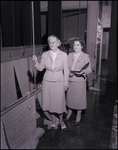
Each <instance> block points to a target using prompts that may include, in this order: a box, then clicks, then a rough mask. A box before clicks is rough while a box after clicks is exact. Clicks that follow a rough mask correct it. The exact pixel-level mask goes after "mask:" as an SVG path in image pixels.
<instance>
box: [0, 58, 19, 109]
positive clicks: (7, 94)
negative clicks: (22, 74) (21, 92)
mask: <svg viewBox="0 0 118 150" xmlns="http://www.w3.org/2000/svg"><path fill="white" fill-rule="evenodd" d="M16 100H17V95H16V87H15V80H14V72H13V67H12V63H11V61H7V62H3V63H1V110H2V109H3V108H5V107H7V106H9V105H10V104H13V103H14V102H16Z"/></svg>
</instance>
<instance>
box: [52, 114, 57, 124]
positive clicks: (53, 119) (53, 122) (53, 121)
mask: <svg viewBox="0 0 118 150" xmlns="http://www.w3.org/2000/svg"><path fill="white" fill-rule="evenodd" d="M51 116H52V124H55V123H56V120H55V115H54V114H52V115H51Z"/></svg>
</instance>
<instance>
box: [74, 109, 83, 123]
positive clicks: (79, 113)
mask: <svg viewBox="0 0 118 150" xmlns="http://www.w3.org/2000/svg"><path fill="white" fill-rule="evenodd" d="M81 112H82V110H77V116H76V121H75V122H74V123H72V125H73V126H77V125H79V122H80V120H81Z"/></svg>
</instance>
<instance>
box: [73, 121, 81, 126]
mask: <svg viewBox="0 0 118 150" xmlns="http://www.w3.org/2000/svg"><path fill="white" fill-rule="evenodd" d="M79 123H80V122H74V123H72V126H78V125H79Z"/></svg>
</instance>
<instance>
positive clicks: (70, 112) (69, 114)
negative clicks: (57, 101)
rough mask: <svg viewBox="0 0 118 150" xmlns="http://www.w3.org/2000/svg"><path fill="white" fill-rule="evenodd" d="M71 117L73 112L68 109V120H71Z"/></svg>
mask: <svg viewBox="0 0 118 150" xmlns="http://www.w3.org/2000/svg"><path fill="white" fill-rule="evenodd" d="M71 115H72V110H71V109H69V108H68V114H67V116H66V120H69V118H70V116H71Z"/></svg>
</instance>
